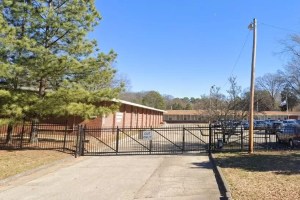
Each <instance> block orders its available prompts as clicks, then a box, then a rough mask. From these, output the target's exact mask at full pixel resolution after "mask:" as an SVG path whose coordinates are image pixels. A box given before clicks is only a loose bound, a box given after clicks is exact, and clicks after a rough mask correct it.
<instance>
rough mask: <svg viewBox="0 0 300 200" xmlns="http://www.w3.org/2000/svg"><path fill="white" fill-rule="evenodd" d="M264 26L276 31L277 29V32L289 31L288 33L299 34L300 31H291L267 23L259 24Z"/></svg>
mask: <svg viewBox="0 0 300 200" xmlns="http://www.w3.org/2000/svg"><path fill="white" fill-rule="evenodd" d="M259 24H261V25H263V26H268V27H271V28H274V29H277V30H282V31H287V32H294V33H299V31H295V30H293V29H289V28H283V27H279V26H274V25H271V24H266V23H263V22H261V23H259Z"/></svg>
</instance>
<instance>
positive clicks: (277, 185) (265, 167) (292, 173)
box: [216, 151, 300, 199]
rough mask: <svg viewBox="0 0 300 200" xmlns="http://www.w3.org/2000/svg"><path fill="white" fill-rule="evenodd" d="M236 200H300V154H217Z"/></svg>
mask: <svg viewBox="0 0 300 200" xmlns="http://www.w3.org/2000/svg"><path fill="white" fill-rule="evenodd" d="M216 158H217V165H218V166H220V167H221V169H222V172H223V174H224V176H225V178H226V180H227V182H228V184H229V186H230V189H231V193H232V197H233V199H300V187H299V185H300V151H276V152H259V153H255V154H253V155H248V154H246V153H219V154H216Z"/></svg>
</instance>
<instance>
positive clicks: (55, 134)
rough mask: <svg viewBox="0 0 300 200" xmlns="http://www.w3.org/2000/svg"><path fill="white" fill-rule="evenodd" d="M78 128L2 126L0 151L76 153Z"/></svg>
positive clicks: (40, 125) (55, 125)
mask: <svg viewBox="0 0 300 200" xmlns="http://www.w3.org/2000/svg"><path fill="white" fill-rule="evenodd" d="M76 137H77V127H75V128H72V127H69V126H68V125H67V124H42V123H35V122H25V121H24V122H23V123H19V124H14V125H13V126H9V125H2V126H0V149H45V150H46V149H47V150H51V149H53V150H62V151H71V152H75V151H76Z"/></svg>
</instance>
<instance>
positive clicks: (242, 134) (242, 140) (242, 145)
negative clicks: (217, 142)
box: [241, 126, 244, 151]
mask: <svg viewBox="0 0 300 200" xmlns="http://www.w3.org/2000/svg"><path fill="white" fill-rule="evenodd" d="M243 150H244V131H243V126H241V151H243Z"/></svg>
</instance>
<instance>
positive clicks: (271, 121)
mask: <svg viewBox="0 0 300 200" xmlns="http://www.w3.org/2000/svg"><path fill="white" fill-rule="evenodd" d="M275 121H277V120H275V119H266V120H265V124H266V128H270V127H271V126H272V123H273V122H275Z"/></svg>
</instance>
